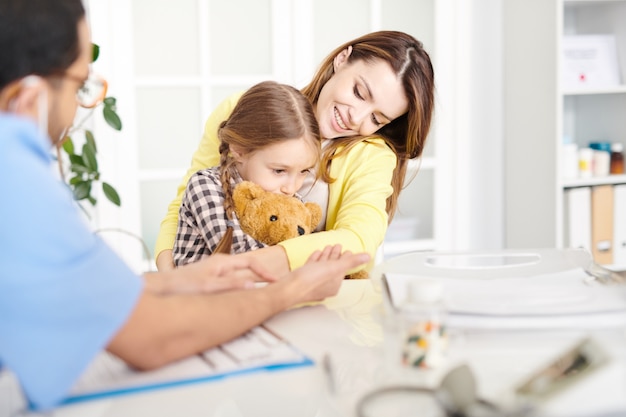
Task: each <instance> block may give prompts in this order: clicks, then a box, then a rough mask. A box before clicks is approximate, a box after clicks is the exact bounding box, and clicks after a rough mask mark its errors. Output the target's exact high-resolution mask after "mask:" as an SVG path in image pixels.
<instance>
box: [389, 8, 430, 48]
mask: <svg viewBox="0 0 626 417" xmlns="http://www.w3.org/2000/svg"><path fill="white" fill-rule="evenodd" d="M433 3H434V0H385V1H384V5H383V7H382V10H381V14H382V26H381V29H384V30H399V31H402V32H406V33H408V34H410V35H413V36H415V38H417V39H418V40H419V41H421V42H422V43H423V44H424V49H426V51H427V52H428V53H429V54H431V58H433V56H432V52H433V51H434V45H435V39H434V25H435V18H434V5H433Z"/></svg>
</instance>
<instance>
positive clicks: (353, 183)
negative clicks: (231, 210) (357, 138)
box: [280, 139, 397, 272]
mask: <svg viewBox="0 0 626 417" xmlns="http://www.w3.org/2000/svg"><path fill="white" fill-rule="evenodd" d="M372 142H373V143H372ZM396 161H397V157H396V155H395V153H394V152H393V151H392V150H391V149H389V147H388V146H386V145H385V144H384V142H383V141H382V140H379V139H374V140H370V143H367V142H361V143H360V144H358V145H356V146H355V147H354V148H352V149H351V150H350V152H349V153H348V154H346V155H343V156H341V157H339V158H335V159H334V160H333V162H332V165H331V177H332V178H335V179H336V180H335V182H333V183H332V184H330V185H329V189H328V191H329V196H328V217H327V220H326V231H323V232H318V233H313V234H310V235H305V236H300V237H297V238H294V239H289V240H286V241H284V242H281V243H280V245H282V246H283V248H285V251H286V252H287V258H288V259H289V266H290V268H291V269H292V270H293V269H295V268H298V267H299V266H301V265H303V264H304V263H305V262H306V260H307V259H308V257H309V256H310V255H311V254H312V253H313V252H314V251H316V250H318V249H322V248H324V247H325V246H327V245H333V244H341V246H342V248H343V250H349V251H351V252H367V253H369V254H370V256H371V257H372V262H370V265H368V266H366V267H365V269H367V270H369V269H371V267H372V266H373V262H374V257H375V255H376V251H377V250H378V247H379V246H380V245H381V244H382V242H383V239H384V238H385V233H386V231H387V222H388V219H389V217H388V215H387V212H386V210H385V207H386V203H387V197H389V196H390V195H391V193H392V192H393V187H392V186H391V179H392V176H393V170H394V168H395V166H396ZM361 269H363V268H361ZM351 272H355V271H351Z"/></svg>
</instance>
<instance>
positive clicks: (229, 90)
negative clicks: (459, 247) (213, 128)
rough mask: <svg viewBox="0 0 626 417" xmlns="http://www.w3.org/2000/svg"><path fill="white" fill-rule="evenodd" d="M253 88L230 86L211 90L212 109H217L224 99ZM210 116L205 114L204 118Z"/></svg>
mask: <svg viewBox="0 0 626 417" xmlns="http://www.w3.org/2000/svg"><path fill="white" fill-rule="evenodd" d="M250 87H252V86H251V85H229V86H219V87H213V88H211V98H212V100H211V109H214V108H215V107H217V106H218V105H219V104H220V103H221V102H222V101H223V100H224V99H226V98H228V97H230V96H231V95H233V94H235V93H238V92H241V91H245V90H247V89H248V88H250ZM208 116H209V115H208V114H205V115H204V117H205V118H206V117H208Z"/></svg>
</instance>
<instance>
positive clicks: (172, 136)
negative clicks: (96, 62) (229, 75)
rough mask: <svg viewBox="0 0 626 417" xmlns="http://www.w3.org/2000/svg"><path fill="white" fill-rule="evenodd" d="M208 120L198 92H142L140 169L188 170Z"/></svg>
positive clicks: (139, 94) (139, 95)
mask: <svg viewBox="0 0 626 417" xmlns="http://www.w3.org/2000/svg"><path fill="white" fill-rule="evenodd" d="M205 117H206V115H201V114H200V91H199V89H197V88H189V87H172V88H150V87H144V88H138V89H137V127H138V132H139V133H138V135H139V169H182V170H186V169H187V167H188V166H189V163H190V161H191V155H192V153H193V152H194V151H195V149H196V147H197V146H198V142H199V141H200V138H201V137H202V127H203V124H204V118H205Z"/></svg>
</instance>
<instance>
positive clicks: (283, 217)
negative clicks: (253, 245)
mask: <svg viewBox="0 0 626 417" xmlns="http://www.w3.org/2000/svg"><path fill="white" fill-rule="evenodd" d="M233 204H234V210H235V214H236V215H237V218H238V219H239V224H240V226H241V230H243V231H244V232H245V233H247V234H248V235H249V236H251V237H252V238H254V239H256V240H258V241H259V242H263V243H265V244H266V245H275V244H277V243H279V242H282V241H283V240H286V239H290V238H292V237H298V236H301V235H304V234H308V233H311V232H312V231H313V230H314V229H315V227H317V225H318V224H319V222H320V220H321V219H322V209H321V208H320V206H319V205H317V204H315V203H311V202H307V203H303V202H302V201H300V200H299V199H298V198H297V197H290V196H286V195H283V194H275V193H271V192H268V191H265V190H264V189H263V188H261V187H260V186H259V185H257V184H255V183H253V182H250V181H242V182H241V183H239V184H238V185H237V186H236V187H235V190H234V191H233ZM368 276H369V274H368V272H367V271H365V270H361V271H358V272H354V273H352V274H350V275H348V277H347V278H351V279H361V278H367V277H368Z"/></svg>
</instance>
